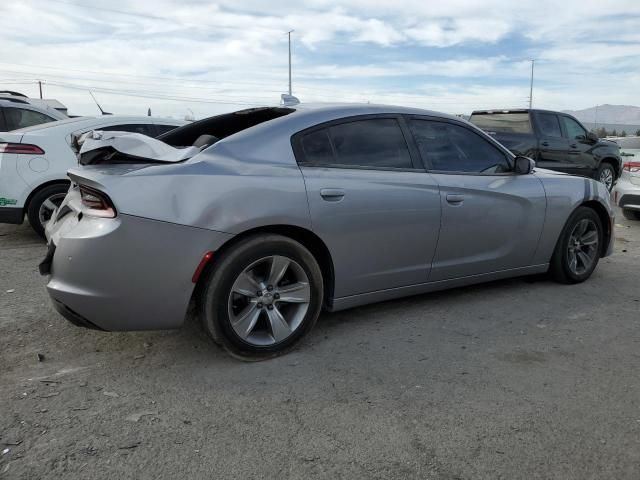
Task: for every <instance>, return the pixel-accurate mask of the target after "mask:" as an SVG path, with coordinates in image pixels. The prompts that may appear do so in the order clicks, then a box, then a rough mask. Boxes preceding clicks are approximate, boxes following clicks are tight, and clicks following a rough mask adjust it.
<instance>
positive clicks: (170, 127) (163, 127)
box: [156, 123, 178, 136]
mask: <svg viewBox="0 0 640 480" xmlns="http://www.w3.org/2000/svg"><path fill="white" fill-rule="evenodd" d="M174 128H178V127H177V126H175V125H159V124H157V123H156V135H157V136H160V135H162V134H163V133H167V132H170V131H171V130H173V129H174Z"/></svg>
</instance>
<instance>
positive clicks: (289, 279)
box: [201, 234, 323, 360]
mask: <svg viewBox="0 0 640 480" xmlns="http://www.w3.org/2000/svg"><path fill="white" fill-rule="evenodd" d="M205 285H206V286H205V288H204V292H203V297H202V300H201V317H202V320H203V324H204V328H205V330H206V331H207V332H208V333H209V335H210V336H211V337H212V338H213V339H214V340H215V341H216V342H217V343H219V344H221V345H222V346H223V347H224V348H225V349H226V350H227V351H228V352H229V353H231V354H232V355H234V356H236V357H239V358H241V359H243V360H263V359H266V358H271V357H275V356H278V355H282V354H284V353H286V352H288V351H290V350H291V349H292V348H293V347H294V346H295V345H296V344H297V343H298V342H299V341H300V340H301V339H302V338H303V337H304V336H305V335H306V334H307V333H308V332H309V331H310V330H311V329H312V328H313V326H314V325H315V323H316V321H317V319H318V316H319V314H320V310H321V306H322V298H323V280H322V273H321V271H320V267H319V266H318V263H317V261H316V260H315V258H314V257H313V255H312V254H311V253H310V252H309V251H308V250H307V249H306V248H305V247H304V246H302V245H301V244H299V243H298V242H296V241H294V240H292V239H290V238H287V237H283V236H280V235H272V234H266V235H258V236H254V237H249V238H247V239H245V240H243V241H241V242H240V243H239V244H237V245H235V246H234V247H233V248H232V249H231V250H229V251H226V252H224V253H223V254H222V255H221V257H220V258H217V259H216V260H215V262H214V264H213V265H212V267H211V269H210V271H209V272H208V277H207V279H206V284H205Z"/></svg>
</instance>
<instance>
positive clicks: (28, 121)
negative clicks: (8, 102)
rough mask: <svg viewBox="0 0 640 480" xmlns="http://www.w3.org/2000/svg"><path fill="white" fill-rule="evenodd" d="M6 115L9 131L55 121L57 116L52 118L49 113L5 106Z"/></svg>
mask: <svg viewBox="0 0 640 480" xmlns="http://www.w3.org/2000/svg"><path fill="white" fill-rule="evenodd" d="M4 117H5V120H6V127H7V131H11V130H17V129H19V128H26V127H32V126H34V125H40V124H42V123H49V122H53V121H55V118H52V117H50V116H49V115H45V114H44V113H40V112H34V111H33V110H26V109H24V108H5V109H4Z"/></svg>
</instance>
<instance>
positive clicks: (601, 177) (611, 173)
mask: <svg viewBox="0 0 640 480" xmlns="http://www.w3.org/2000/svg"><path fill="white" fill-rule="evenodd" d="M615 178H616V171H615V170H614V169H613V166H612V165H611V164H609V163H603V164H601V165H600V168H599V169H598V172H597V174H596V179H597V180H598V181H599V182H601V183H604V184H605V186H606V187H607V190H609V191H611V189H612V188H613V182H614V180H615Z"/></svg>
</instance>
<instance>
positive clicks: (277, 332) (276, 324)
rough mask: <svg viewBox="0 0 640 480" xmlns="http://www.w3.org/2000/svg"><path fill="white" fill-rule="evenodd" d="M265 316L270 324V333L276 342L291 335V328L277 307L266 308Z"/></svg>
mask: <svg viewBox="0 0 640 480" xmlns="http://www.w3.org/2000/svg"><path fill="white" fill-rule="evenodd" d="M267 316H268V317H269V324H270V325H271V334H272V335H273V340H274V341H275V342H276V343H277V342H281V341H282V340H284V339H285V338H287V337H288V336H289V335H291V328H290V327H289V324H288V323H287V321H286V320H285V319H284V317H283V316H282V314H281V313H280V310H278V308H277V307H274V308H273V309H271V310H267Z"/></svg>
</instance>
